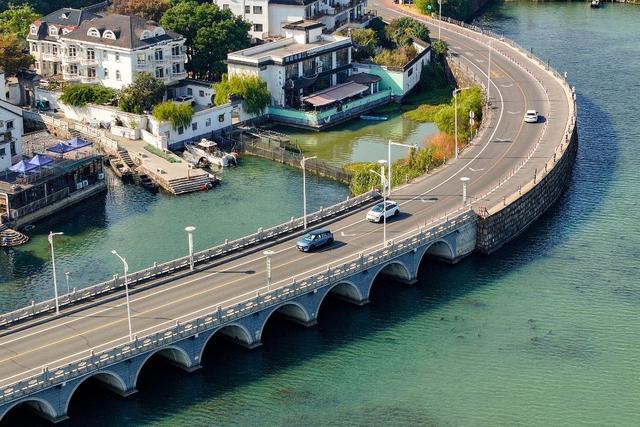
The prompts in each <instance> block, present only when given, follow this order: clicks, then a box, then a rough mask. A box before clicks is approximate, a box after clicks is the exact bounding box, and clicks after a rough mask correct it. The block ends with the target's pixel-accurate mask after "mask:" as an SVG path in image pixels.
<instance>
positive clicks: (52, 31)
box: [49, 27, 58, 36]
mask: <svg viewBox="0 0 640 427" xmlns="http://www.w3.org/2000/svg"><path fill="white" fill-rule="evenodd" d="M49 35H50V36H57V35H58V29H57V28H56V27H49Z"/></svg>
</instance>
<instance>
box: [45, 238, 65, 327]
mask: <svg viewBox="0 0 640 427" xmlns="http://www.w3.org/2000/svg"><path fill="white" fill-rule="evenodd" d="M63 234H64V233H63V232H61V231H60V232H58V233H54V232H53V231H50V232H49V237H48V240H49V246H51V270H52V271H53V295H54V298H55V300H56V315H58V314H60V304H59V302H58V279H57V278H56V255H55V253H54V251H53V238H54V236H62V235H63Z"/></svg>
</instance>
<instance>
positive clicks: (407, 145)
mask: <svg viewBox="0 0 640 427" xmlns="http://www.w3.org/2000/svg"><path fill="white" fill-rule="evenodd" d="M392 145H397V146H398V147H409V148H414V149H415V148H418V147H417V145H415V144H413V145H410V144H401V143H399V142H393V141H391V140H389V142H388V151H387V168H388V173H387V176H388V177H389V182H388V184H387V185H388V187H387V188H388V192H387V194H388V196H389V197H391V181H392V177H393V175H391V146H392Z"/></svg>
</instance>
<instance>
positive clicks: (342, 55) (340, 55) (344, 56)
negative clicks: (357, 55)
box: [336, 48, 349, 67]
mask: <svg viewBox="0 0 640 427" xmlns="http://www.w3.org/2000/svg"><path fill="white" fill-rule="evenodd" d="M348 63H349V48H346V49H340V50H339V51H337V52H336V67H342V66H343V65H347V64H348Z"/></svg>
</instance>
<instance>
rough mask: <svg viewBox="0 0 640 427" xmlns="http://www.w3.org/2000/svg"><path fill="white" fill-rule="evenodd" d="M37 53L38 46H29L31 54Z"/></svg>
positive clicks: (33, 44)
mask: <svg viewBox="0 0 640 427" xmlns="http://www.w3.org/2000/svg"><path fill="white" fill-rule="evenodd" d="M37 51H38V45H37V44H35V43H32V44H31V52H37Z"/></svg>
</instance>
